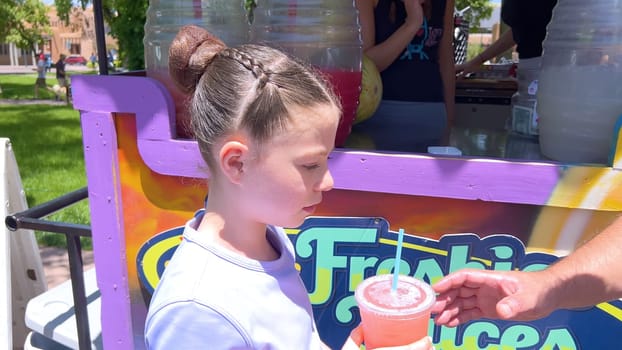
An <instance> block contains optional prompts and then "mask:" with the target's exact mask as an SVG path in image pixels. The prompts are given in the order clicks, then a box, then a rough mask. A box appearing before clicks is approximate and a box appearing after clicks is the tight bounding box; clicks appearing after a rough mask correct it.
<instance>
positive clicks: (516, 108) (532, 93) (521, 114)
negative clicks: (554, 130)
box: [510, 57, 542, 137]
mask: <svg viewBox="0 0 622 350" xmlns="http://www.w3.org/2000/svg"><path fill="white" fill-rule="evenodd" d="M541 61H542V57H534V58H528V59H522V60H520V61H519V62H518V68H517V70H516V73H517V74H516V75H517V80H518V89H517V90H516V93H514V95H512V118H511V128H510V129H511V131H512V132H514V133H516V134H518V135H523V136H527V137H537V135H538V113H537V111H536V105H537V100H536V93H537V92H538V77H539V75H540V64H541Z"/></svg>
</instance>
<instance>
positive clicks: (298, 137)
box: [239, 105, 340, 227]
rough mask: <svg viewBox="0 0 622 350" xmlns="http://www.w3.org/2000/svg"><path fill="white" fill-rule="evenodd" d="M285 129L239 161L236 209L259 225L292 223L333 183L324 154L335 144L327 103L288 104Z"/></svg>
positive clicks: (333, 117) (333, 112) (335, 116)
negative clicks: (241, 166) (241, 172)
mask: <svg viewBox="0 0 622 350" xmlns="http://www.w3.org/2000/svg"><path fill="white" fill-rule="evenodd" d="M290 113H291V114H292V115H291V119H290V122H289V125H288V126H287V128H286V130H284V131H282V132H280V133H278V134H277V135H275V136H274V137H273V138H272V139H271V140H269V141H267V142H265V143H264V144H262V145H261V146H260V149H259V152H260V155H258V156H257V157H253V159H252V160H250V161H249V162H247V163H246V164H244V172H245V176H244V181H243V183H242V186H244V187H243V188H242V193H243V194H244V195H243V197H244V198H240V199H239V200H240V201H241V203H240V204H241V205H242V207H241V209H242V210H243V211H244V213H248V214H249V216H250V217H249V219H250V220H253V221H256V222H258V223H264V224H273V225H277V226H283V227H296V226H299V225H300V224H302V222H303V221H304V219H305V217H307V216H309V215H311V214H312V213H313V212H314V211H315V208H316V206H317V205H318V204H319V203H320V202H321V201H322V192H324V191H329V190H330V189H332V187H333V178H332V176H331V174H330V172H329V170H328V164H327V162H328V155H329V154H330V152H331V151H332V149H333V147H334V143H335V134H336V132H337V125H338V122H339V115H340V112H339V110H338V109H337V108H336V107H335V106H332V105H318V106H314V107H312V108H300V107H293V108H290Z"/></svg>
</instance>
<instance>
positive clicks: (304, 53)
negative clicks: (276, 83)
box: [250, 0, 363, 146]
mask: <svg viewBox="0 0 622 350" xmlns="http://www.w3.org/2000/svg"><path fill="white" fill-rule="evenodd" d="M250 33H251V34H250V41H251V42H253V43H258V44H265V45H270V46H272V47H275V48H278V49H281V50H283V51H285V52H288V53H290V54H291V55H293V56H295V57H298V58H300V59H302V60H304V61H306V62H307V63H308V64H311V65H313V66H315V67H316V68H318V69H319V70H320V71H322V72H323V73H324V74H325V75H326V76H327V78H328V80H329V81H330V82H331V84H332V85H333V87H334V89H335V91H336V93H337V95H338V96H339V97H340V99H341V103H342V106H343V118H342V120H341V122H340V124H339V127H338V130H337V137H336V140H335V145H337V146H342V145H343V144H344V143H345V140H346V138H347V137H348V135H349V134H350V131H351V128H352V123H353V122H354V119H355V117H356V107H357V105H358V98H359V94H360V89H361V76H362V75H361V74H362V73H361V62H362V55H363V50H362V48H363V44H362V39H361V29H360V25H359V20H358V11H357V9H356V6H355V4H354V1H353V0H261V1H257V7H256V8H255V10H254V19H253V21H252V23H251V31H250Z"/></svg>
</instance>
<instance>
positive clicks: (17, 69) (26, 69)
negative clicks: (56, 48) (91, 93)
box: [0, 65, 93, 74]
mask: <svg viewBox="0 0 622 350" xmlns="http://www.w3.org/2000/svg"><path fill="white" fill-rule="evenodd" d="M65 71H67V73H71V72H91V71H93V68H89V67H87V66H81V65H66V66H65ZM50 72H56V71H55V70H54V68H52V69H51V70H50ZM0 74H37V69H36V67H35V66H9V65H0Z"/></svg>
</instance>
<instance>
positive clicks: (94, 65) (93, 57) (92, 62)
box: [89, 52, 97, 69]
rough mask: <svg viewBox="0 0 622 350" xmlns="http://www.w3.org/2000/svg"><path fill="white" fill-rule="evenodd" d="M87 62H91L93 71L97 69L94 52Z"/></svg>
mask: <svg viewBox="0 0 622 350" xmlns="http://www.w3.org/2000/svg"><path fill="white" fill-rule="evenodd" d="M89 61H90V62H91V66H93V69H95V68H96V67H97V56H95V52H92V53H91V57H89Z"/></svg>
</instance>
